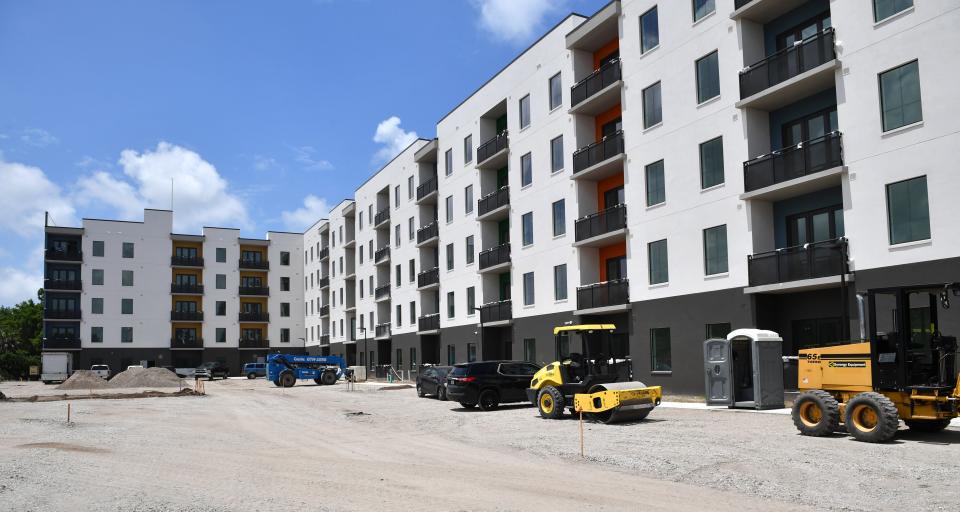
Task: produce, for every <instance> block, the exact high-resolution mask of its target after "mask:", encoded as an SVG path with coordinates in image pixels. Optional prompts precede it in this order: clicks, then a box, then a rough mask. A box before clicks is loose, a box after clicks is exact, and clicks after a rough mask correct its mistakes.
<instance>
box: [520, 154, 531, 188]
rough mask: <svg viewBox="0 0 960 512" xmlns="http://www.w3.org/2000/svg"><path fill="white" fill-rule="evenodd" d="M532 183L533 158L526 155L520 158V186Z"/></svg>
mask: <svg viewBox="0 0 960 512" xmlns="http://www.w3.org/2000/svg"><path fill="white" fill-rule="evenodd" d="M531 183H533V156H532V154H531V153H527V154H525V155H523V156H521V157H520V186H522V187H526V186H527V185H529V184H531Z"/></svg>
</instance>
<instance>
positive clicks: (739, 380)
mask: <svg viewBox="0 0 960 512" xmlns="http://www.w3.org/2000/svg"><path fill="white" fill-rule="evenodd" d="M727 342H728V343H729V344H730V345H729V346H730V348H729V350H730V354H731V373H730V376H731V380H732V384H731V388H732V390H731V395H732V397H731V398H732V400H731V402H732V405H733V406H735V407H747V408H751V409H779V408H782V407H783V363H782V359H781V354H782V346H783V339H782V338H781V337H780V335H779V334H777V333H776V332H773V331H766V330H762V329H737V330H735V331H733V332H731V333H730V334H728V335H727Z"/></svg>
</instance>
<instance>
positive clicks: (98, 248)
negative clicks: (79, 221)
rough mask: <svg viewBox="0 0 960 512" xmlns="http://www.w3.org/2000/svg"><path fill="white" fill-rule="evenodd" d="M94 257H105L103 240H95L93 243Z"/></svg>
mask: <svg viewBox="0 0 960 512" xmlns="http://www.w3.org/2000/svg"><path fill="white" fill-rule="evenodd" d="M93 255H94V256H103V240H94V241H93Z"/></svg>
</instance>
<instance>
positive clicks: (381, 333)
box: [373, 322, 390, 340]
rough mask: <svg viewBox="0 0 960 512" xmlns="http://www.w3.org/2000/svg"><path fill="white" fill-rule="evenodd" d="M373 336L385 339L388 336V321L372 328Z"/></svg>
mask: <svg viewBox="0 0 960 512" xmlns="http://www.w3.org/2000/svg"><path fill="white" fill-rule="evenodd" d="M373 337H374V339H377V340H385V339H387V338H389V337H390V323H389V322H387V323H385V324H379V325H377V326H376V327H374V328H373Z"/></svg>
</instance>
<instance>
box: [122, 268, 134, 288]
mask: <svg viewBox="0 0 960 512" xmlns="http://www.w3.org/2000/svg"><path fill="white" fill-rule="evenodd" d="M120 285H121V286H133V271H132V270H122V271H120Z"/></svg>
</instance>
